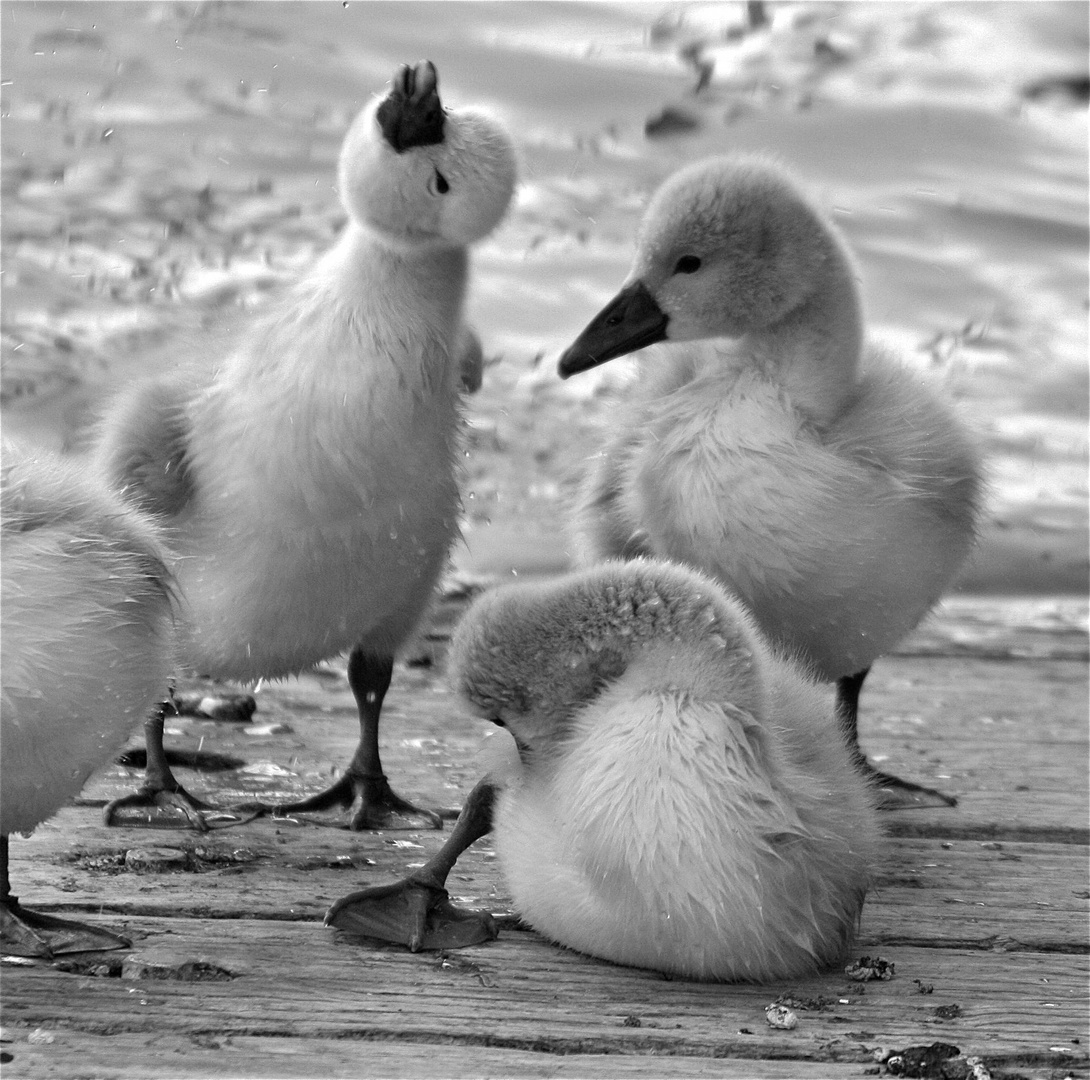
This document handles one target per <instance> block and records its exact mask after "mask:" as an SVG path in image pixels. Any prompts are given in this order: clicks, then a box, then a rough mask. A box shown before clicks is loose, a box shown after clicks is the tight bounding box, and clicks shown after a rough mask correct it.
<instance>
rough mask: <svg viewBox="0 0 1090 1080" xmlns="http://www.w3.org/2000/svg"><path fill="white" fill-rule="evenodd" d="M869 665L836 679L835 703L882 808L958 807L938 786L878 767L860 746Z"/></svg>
mask: <svg viewBox="0 0 1090 1080" xmlns="http://www.w3.org/2000/svg"><path fill="white" fill-rule="evenodd" d="M869 671H870V668H865V669H864V670H863V671H858V672H856V673H855V674H854V675H845V676H844V677H843V678H840V679H837V681H836V705H837V715H838V716H839V717H840V724H841V727H842V728H843V730H844V733H845V735H846V736H847V737H848V749H849V751H850V752H851V755H852V761H853V763H854V764H855V766H856V768H857V769H859V771H860V772H861V773H862V774H863V775H864V776H866V777H868V778H869V779H870V780H871V781H872V782H873V783H874V784H875V785H876V786H877V788H878V792H879V794H878V808H879V809H880V810H910V809H914V808H917V807H924V806H957V804H958V801H957V799H956V798H955V797H954V796H953V795H945V794H943V792H941V791H938V790H937V789H935V788H929V787H925V786H924V785H923V784H915V783H913V782H912V781H911V780H902V779H901V778H900V777H899V776H894V775H893V774H892V773H886V772H882V771H881V770H880V769H876V768H875V767H874V766H873V765H872V764H871V763H870V762H869V761H868V760H867V757H866V755H865V754H864V753H863V751H862V750H861V749H860V748H859V692H860V691H861V690H862V689H863V680H864V679H865V678H866V677H867V673H868V672H869Z"/></svg>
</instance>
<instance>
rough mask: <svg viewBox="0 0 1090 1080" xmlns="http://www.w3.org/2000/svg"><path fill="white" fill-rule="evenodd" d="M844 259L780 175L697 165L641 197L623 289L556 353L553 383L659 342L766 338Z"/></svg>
mask: <svg viewBox="0 0 1090 1080" xmlns="http://www.w3.org/2000/svg"><path fill="white" fill-rule="evenodd" d="M847 260H848V255H847V252H846V250H845V249H844V248H843V246H842V244H841V243H840V241H839V239H838V238H837V237H836V236H835V234H833V233H832V231H831V230H830V227H829V226H828V225H827V224H826V222H825V221H824V219H823V217H822V215H821V214H820V213H819V211H818V210H816V209H815V208H814V207H813V206H811V205H810V203H809V202H808V201H807V200H806V198H805V196H804V195H803V194H802V193H801V191H800V190H799V189H798V187H797V186H796V184H795V182H794V181H793V180H792V179H791V178H790V177H789V176H788V174H787V173H785V172H784V171H783V170H782V169H780V168H778V167H777V166H775V165H773V164H772V163H770V162H768V161H766V160H764V159H760V158H744V157H743V158H731V157H721V158H711V159H708V160H706V161H701V162H697V163H695V164H693V165H691V166H689V167H687V168H684V169H682V170H681V171H679V172H677V173H675V174H674V175H673V176H671V177H670V178H669V179H668V180H666V182H665V183H664V184H663V185H662V186H661V187H660V188H659V189H658V191H657V192H656V193H655V195H654V196H653V197H652V199H651V202H650V204H649V205H648V207H647V210H646V212H645V214H644V217H643V221H642V224H641V226H640V231H639V235H638V241H637V253H636V257H635V261H634V263H633V266H632V270H631V272H630V274H629V276H628V279H627V281H626V283H625V285H624V287H623V288H622V289H621V291H620V293H618V295H617V296H616V297H615V298H614V299H613V300H612V301H611V302H610V303H609V304H608V305H606V307H605V308H603V310H602V311H601V312H600V313H599V314H598V315H597V316H596V317H595V318H594V319H593V320H592V321H591V323H590V324H589V325H588V326H587V327H586V329H585V330H584V331H583V332H582V334H581V335H580V336H579V338H578V339H577V340H576V341H575V342H574V343H573V344H572V345H571V347H570V348H569V349H567V351H566V352H565V353H564V355H563V356H562V357H561V360H560V367H559V371H560V375H561V377H562V378H567V377H568V376H569V375H574V374H575V373H576V372H579V371H585V370H587V369H588V368H591V367H595V366H596V365H598V364H601V363H604V362H605V361H607V360H612V359H613V358H614V357H617V356H623V355H625V354H626V353H630V352H634V351H635V350H637V349H642V348H644V347H645V346H647V345H652V344H654V343H656V342H659V341H667V340H668V341H691V340H696V339H701V338H715V337H729V338H740V337H743V336H745V335H748V334H758V335H759V334H762V333H767V332H770V331H773V330H774V329H775V328H776V327H777V326H778V325H780V324H782V323H783V322H784V321H785V320H786V319H787V318H788V317H789V316H790V315H791V314H792V313H793V312H796V311H798V310H799V309H801V308H803V307H804V306H805V305H806V304H807V302H808V301H809V300H811V298H813V297H814V296H815V294H816V293H817V292H818V290H819V289H820V288H821V287H822V282H823V278H825V277H826V275H829V274H830V273H833V274H835V275H837V277H838V278H839V277H840V276H841V275H842V274H843V272H844V271H845V269H846V268H847V266H848V265H849V264H848V262H847Z"/></svg>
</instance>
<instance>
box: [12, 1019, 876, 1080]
mask: <svg viewBox="0 0 1090 1080" xmlns="http://www.w3.org/2000/svg"><path fill="white" fill-rule="evenodd" d="M29 1035H30V1033H28V1032H25V1031H23V1030H20V1032H19V1041H18V1042H17V1043H10V1044H8V1049H9V1052H11V1053H13V1056H14V1060H13V1062H12V1064H10V1065H8V1066H7V1067H6V1068H5V1069H4V1074H5V1077H8V1078H10V1080H24V1078H26V1080H29V1078H31V1077H34V1078H39V1077H41V1078H46V1077H51V1078H57V1080H71V1077H72V1076H74V1075H77V1074H78V1075H83V1076H95V1077H109V1078H111V1080H147V1078H148V1075H149V1072H148V1064H147V1063H148V1062H149V1061H150V1060H155V1061H159V1062H162V1063H163V1066H164V1068H165V1069H167V1070H168V1071H169V1072H170V1074H171V1075H174V1076H185V1077H186V1078H187V1080H236V1078H237V1080H244V1078H251V1077H255V1078H261V1080H267V1078H268V1077H273V1076H290V1077H293V1078H296V1080H304V1078H305V1080H310V1078H314V1080H332V1078H334V1077H360V1076H382V1077H388V1078H392V1080H424V1078H427V1077H435V1076H443V1077H446V1078H448V1080H460V1078H466V1080H475V1078H477V1077H482V1076H503V1077H555V1078H558V1080H560V1078H567V1077H571V1078H576V1077H588V1078H598V1077H613V1078H617V1080H622V1078H625V1080H627V1078H629V1077H646V1076H656V1077H663V1078H673V1077H689V1078H693V1080H703V1078H708V1080H711V1078H722V1080H786V1078H791V1080H847V1078H849V1077H858V1076H859V1075H860V1066H859V1065H858V1064H857V1063H838V1062H830V1061H823V1062H813V1061H799V1060H798V1059H793V1060H788V1061H763V1060H760V1059H755V1058H732V1059H724V1058H711V1057H708V1058H701V1057H692V1056H667V1055H662V1054H655V1055H651V1054H550V1053H545V1052H535V1051H532V1050H509V1049H505V1048H502V1047H493V1046H459V1045H456V1044H450V1043H446V1044H443V1043H419V1044H405V1043H397V1042H390V1041H388V1040H387V1041H378V1040H367V1039H335V1040H328V1039H317V1038H274V1037H267V1036H253V1035H233V1036H223V1037H214V1036H211V1035H194V1036H175V1035H161V1034H138V1035H134V1034H128V1033H117V1034H112V1035H88V1034H86V1033H83V1032H71V1031H64V1030H60V1029H53V1030H50V1031H48V1032H45V1031H43V1030H40V1029H38V1030H37V1034H35V1036H34V1037H35V1038H36V1039H37V1040H39V1041H37V1042H28V1041H27V1039H28V1037H29ZM45 1039H49V1040H50V1041H48V1042H45V1041H44V1040H45Z"/></svg>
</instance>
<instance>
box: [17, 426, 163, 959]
mask: <svg viewBox="0 0 1090 1080" xmlns="http://www.w3.org/2000/svg"><path fill="white" fill-rule="evenodd" d="M0 578H2V605H3V607H2V610H3V631H2V633H0V683H2V685H0V739H2V746H3V755H2V758H0V834H2V837H0V862H2V871H3V880H2V883H0V884H2V888H3V893H2V895H0V917H2V927H0V929H2V948H3V951H4V952H5V953H12V954H15V955H19V956H51V955H54V954H56V953H62V952H83V951H86V950H92V949H109V948H120V947H122V946H125V945H127V942H125V941H124V940H123V939H121V938H118V937H116V936H115V935H113V934H110V933H107V932H106V931H103V930H100V929H98V928H96V927H91V926H86V925H84V924H82V923H77V922H72V921H69V920H63V919H58V918H54V917H53V916H47V915H39V914H36V913H35V912H33V911H28V910H27V909H26V908H24V907H23V906H22V905H21V904H20V903H19V902H18V900H17V899H16V898H15V897H14V896H12V895H11V890H10V884H9V880H8V835H9V834H10V833H22V834H28V833H30V832H31V831H32V830H33V829H34V828H35V826H37V825H39V824H40V823H41V822H43V821H45V819H46V818H48V817H49V816H50V815H52V814H53V813H54V812H55V811H56V810H58V809H59V808H60V807H61V806H63V805H64V803H65V802H66V801H67V800H69V799H70V798H72V797H73V796H74V795H76V794H78V793H79V791H80V789H81V788H82V787H83V785H84V783H86V781H87V778H88V776H90V774H91V773H92V772H93V771H94V770H95V769H98V768H99V767H101V766H102V765H105V764H106V763H107V762H108V761H109V760H110V759H111V757H113V755H114V754H116V753H117V751H118V750H119V749H120V748H121V746H122V745H123V744H124V742H125V740H126V739H127V738H128V736H129V735H130V734H131V732H132V729H133V728H134V727H135V726H136V724H137V723H138V722H139V721H141V720H142V719H143V718H144V717H146V716H147V715H148V712H149V711H150V710H151V708H152V706H153V705H154V704H155V703H156V701H157V700H158V699H159V698H160V697H161V696H162V693H163V688H164V687H165V686H166V685H167V680H168V679H169V677H170V671H171V665H172V663H173V658H172V655H171V642H172V619H171V585H170V576H169V574H168V572H167V569H166V565H165V563H164V553H163V549H162V547H161V544H160V541H159V537H158V535H157V532H156V530H155V529H154V527H153V525H152V524H151V523H150V522H149V521H148V520H146V519H145V517H144V515H142V514H140V513H139V512H138V511H136V510H134V509H133V508H132V507H130V506H128V505H126V504H125V503H124V502H123V501H122V500H121V499H120V498H119V497H118V496H117V495H116V494H115V493H113V492H111V491H109V490H108V489H107V488H105V487H103V486H102V485H100V484H96V483H95V482H94V479H93V477H91V476H90V475H89V474H88V472H87V471H86V469H84V468H81V467H80V466H78V465H76V464H74V463H72V462H67V461H62V460H60V459H55V458H53V457H51V456H50V455H47V454H44V453H36V452H34V451H31V450H29V449H27V448H24V447H19V446H16V445H15V444H12V443H5V444H4V447H3V462H2V468H0Z"/></svg>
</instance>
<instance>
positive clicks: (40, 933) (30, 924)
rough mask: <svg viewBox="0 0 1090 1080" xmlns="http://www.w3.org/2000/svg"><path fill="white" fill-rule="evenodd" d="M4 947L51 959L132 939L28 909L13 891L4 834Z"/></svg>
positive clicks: (0, 866)
mask: <svg viewBox="0 0 1090 1080" xmlns="http://www.w3.org/2000/svg"><path fill="white" fill-rule="evenodd" d="M0 875H2V878H3V880H2V881H0V951H2V952H4V953H5V954H6V955H8V956H37V957H41V958H42V959H45V960H51V959H52V958H53V957H54V956H56V955H58V954H60V953H78V952H103V951H105V950H107V949H127V948H129V947H130V946H131V945H132V942H131V941H129V940H128V939H127V938H123V937H118V935H117V934H111V933H110V932H109V931H108V930H100V929H99V928H98V927H97V926H88V925H87V924H86V923H81V922H76V921H75V920H72V919H58V918H55V917H54V916H52V915H41V914H39V913H38V912H36V911H28V910H27V909H26V908H25V907H23V906H22V905H21V904H20V903H19V900H18V898H16V897H14V896H12V895H11V881H10V879H9V878H8V838H7V837H6V836H0Z"/></svg>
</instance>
